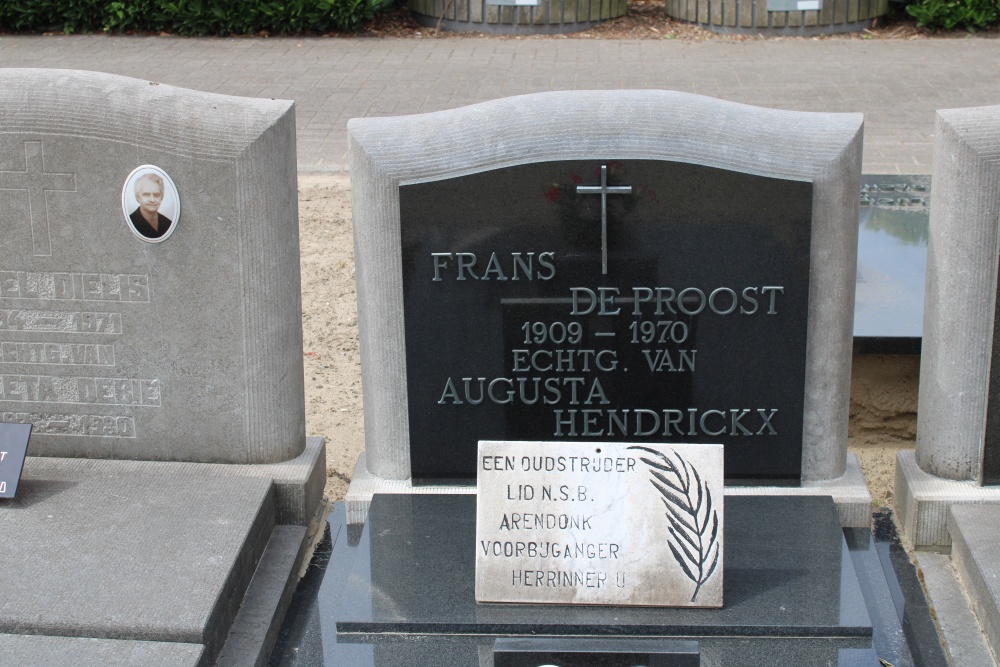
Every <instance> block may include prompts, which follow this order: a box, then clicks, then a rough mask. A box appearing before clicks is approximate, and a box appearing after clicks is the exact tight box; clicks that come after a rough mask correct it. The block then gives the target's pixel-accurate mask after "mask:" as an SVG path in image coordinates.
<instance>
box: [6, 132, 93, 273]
mask: <svg viewBox="0 0 1000 667" xmlns="http://www.w3.org/2000/svg"><path fill="white" fill-rule="evenodd" d="M0 190H26V191H27V192H28V212H29V216H30V218H31V246H32V250H33V251H34V254H35V256H36V257H48V256H50V255H51V254H52V241H51V237H50V235H49V205H48V200H47V198H48V193H49V192H76V174H55V173H48V172H46V171H45V164H44V157H43V155H42V142H40V141H25V142H24V171H0Z"/></svg>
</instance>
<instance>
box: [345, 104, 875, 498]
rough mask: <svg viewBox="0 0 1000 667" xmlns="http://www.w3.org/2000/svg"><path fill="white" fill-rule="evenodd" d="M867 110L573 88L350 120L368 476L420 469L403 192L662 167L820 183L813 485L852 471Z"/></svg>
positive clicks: (808, 438) (807, 448) (809, 437)
mask: <svg viewBox="0 0 1000 667" xmlns="http://www.w3.org/2000/svg"><path fill="white" fill-rule="evenodd" d="M862 124H863V123H862V116H861V115H860V114H829V113H802V112H791V111H778V110H772V109H762V108H757V107H752V106H746V105H741V104H736V103H732V102H725V101H721V100H716V99H711V98H707V97H702V96H698V95H691V94H686V93H678V92H669V91H655V90H626V91H565V92H553V93H541V94H534V95H524V96H519V97H512V98H505V99H501V100H495V101H491V102H485V103H482V104H476V105H472V106H468V107H462V108H459V109H454V110H450V111H442V112H437V113H430V114H423V115H417V116H404V117H396V118H366V119H354V120H352V121H350V122H349V123H348V133H349V155H350V162H351V170H352V188H351V191H352V198H353V211H354V225H355V254H356V259H357V284H358V311H359V317H358V325H359V329H360V343H361V354H362V381H363V385H364V390H365V391H364V409H365V440H366V460H367V466H368V470H369V472H371V473H372V474H374V475H376V476H378V477H381V478H383V479H395V480H402V479H406V478H408V477H409V476H410V474H409V444H408V441H409V436H408V431H407V416H406V415H407V405H406V363H405V351H404V335H403V312H402V309H403V296H402V294H403V292H402V268H401V262H400V230H399V193H398V188H399V186H400V185H401V184H406V183H414V182H420V181H430V180H437V179H444V178H450V177H455V176H459V175H463V174H468V173H475V172H480V171H485V170H488V169H496V168H501V167H506V166H514V165H519V164H525V163H530V162H537V161H554V160H575V159H601V160H612V159H621V160H626V159H654V160H673V161H679V162H687V163H693V164H699V165H705V166H711V167H718V168H723V169H729V170H735V171H742V172H746V173H750V174H756V175H761V176H772V177H780V178H786V179H793V180H803V181H811V182H812V183H813V186H814V190H813V192H814V199H813V236H812V250H811V252H812V263H811V266H812V269H811V275H810V295H809V301H810V306H809V322H808V331H807V369H806V396H805V425H804V429H803V441H804V442H803V460H802V479H803V481H807V482H808V481H818V480H828V479H834V478H837V477H840V476H842V475H843V474H844V472H845V467H846V458H847V416H848V408H849V400H850V396H849V387H850V368H851V363H850V361H851V349H852V337H851V329H852V321H853V310H854V289H855V273H856V262H857V208H858V197H857V187H858V186H857V184H858V182H859V179H860V172H861V147H862Z"/></svg>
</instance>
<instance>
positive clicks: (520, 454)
mask: <svg viewBox="0 0 1000 667" xmlns="http://www.w3.org/2000/svg"><path fill="white" fill-rule="evenodd" d="M722 466H723V448H722V446H721V445H701V444H699V445H693V444H671V445H664V444H652V445H644V444H635V443H621V442H615V443H610V442H599V443H598V442H586V443H584V442H580V443H576V442H574V443H550V442H509V441H482V442H480V443H479V456H478V487H477V492H476V496H477V500H476V600H477V601H478V602H522V603H525V602H544V603H561V604H604V605H622V606H659V607H721V606H722V564H723V544H722V535H723V533H722V529H723V500H724V494H723V472H722V470H723V468H722Z"/></svg>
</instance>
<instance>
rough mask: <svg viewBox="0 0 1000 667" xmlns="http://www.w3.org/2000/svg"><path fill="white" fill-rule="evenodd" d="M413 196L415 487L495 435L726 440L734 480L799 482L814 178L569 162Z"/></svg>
mask: <svg viewBox="0 0 1000 667" xmlns="http://www.w3.org/2000/svg"><path fill="white" fill-rule="evenodd" d="M603 166H606V170H603V171H604V174H603V175H602V167H603ZM602 183H603V184H604V186H605V187H606V189H605V191H604V192H603V193H602V191H601V190H602ZM399 194H400V213H401V214H400V218H401V238H402V252H403V257H402V260H403V289H404V320H405V330H406V365H407V391H408V401H409V429H410V452H411V472H412V475H413V478H414V481H416V482H418V483H419V482H439V481H443V480H449V479H466V480H468V479H471V478H474V476H475V454H476V443H477V442H478V441H479V440H480V439H496V440H576V441H580V440H617V441H639V442H641V441H646V442H695V443H699V442H701V443H722V444H724V445H725V446H726V477H727V478H728V479H729V480H741V481H742V482H743V483H755V482H766V483H790V484H797V483H798V481H799V478H800V468H801V453H802V429H803V402H804V391H805V390H804V387H805V358H806V324H807V315H808V312H807V311H808V296H809V266H810V239H811V213H812V185H811V184H810V183H806V182H799V181H790V180H782V179H776V178H767V177H762V176H756V175H751V174H746V173H740V172H733V171H727V170H722V169H717V168H710V167H704V166H699V165H692V164H683V163H673V162H662V161H648V160H647V161H642V160H630V161H611V162H607V163H601V162H599V161H574V162H546V163H535V164H527V165H521V166H516V167H508V168H504V169H498V170H494V171H489V172H483V173H477V174H472V175H468V176H463V177H459V178H453V179H448V180H443V181H434V182H428V183H418V184H410V185H404V186H402V187H401V188H400V193H399Z"/></svg>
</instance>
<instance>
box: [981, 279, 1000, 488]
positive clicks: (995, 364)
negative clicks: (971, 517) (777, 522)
mask: <svg viewBox="0 0 1000 667" xmlns="http://www.w3.org/2000/svg"><path fill="white" fill-rule="evenodd" d="M993 301H994V304H993V306H994V312H993V340H992V341H991V342H992V345H991V346H990V347H991V348H992V349H991V351H990V375H989V389H988V390H987V398H986V426H985V432H984V434H983V466H982V482H983V484H988V485H995V484H1000V289H998V290H997V293H996V294H995V295H994V297H993Z"/></svg>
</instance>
